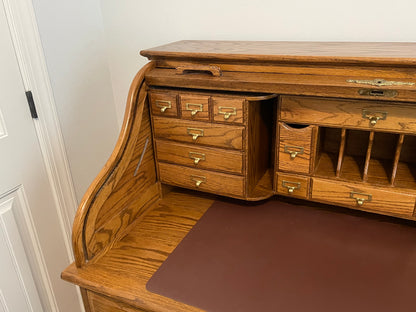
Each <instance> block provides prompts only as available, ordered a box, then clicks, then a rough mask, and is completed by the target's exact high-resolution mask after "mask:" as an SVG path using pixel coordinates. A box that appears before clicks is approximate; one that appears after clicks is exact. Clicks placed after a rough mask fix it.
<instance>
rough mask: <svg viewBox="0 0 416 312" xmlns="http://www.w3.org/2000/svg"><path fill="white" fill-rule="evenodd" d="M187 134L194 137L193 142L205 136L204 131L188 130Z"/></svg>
mask: <svg viewBox="0 0 416 312" xmlns="http://www.w3.org/2000/svg"><path fill="white" fill-rule="evenodd" d="M186 133H187V134H189V135H191V136H192V140H193V141H196V140H197V139H198V138H199V137H202V136H204V129H197V128H187V129H186Z"/></svg>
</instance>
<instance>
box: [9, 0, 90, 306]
mask: <svg viewBox="0 0 416 312" xmlns="http://www.w3.org/2000/svg"><path fill="white" fill-rule="evenodd" d="M2 2H3V6H4V9H5V13H6V17H7V23H8V25H9V29H10V34H11V38H12V41H13V45H14V49H15V52H16V58H17V62H18V65H19V69H20V72H21V76H22V81H23V85H24V88H25V91H29V90H30V91H32V93H33V98H34V101H35V103H36V109H37V112H38V115H39V119H33V123H34V127H35V129H36V134H37V137H38V140H39V145H40V149H41V152H42V156H43V160H44V164H45V169H46V172H47V175H48V179H49V182H50V185H51V187H52V193H53V196H54V201H55V203H54V204H55V206H56V207H57V208H56V212H57V215H58V219H59V222H60V228H61V231H62V235H63V238H64V241H65V249H66V253H67V258H68V263H70V262H73V260H74V258H73V254H72V247H71V246H72V243H71V241H72V239H71V233H72V221H73V220H74V217H75V213H76V209H77V206H78V205H77V200H76V196H75V189H74V185H73V181H72V176H71V172H70V169H69V162H68V159H67V157H66V153H65V146H64V141H63V136H62V131H61V128H60V124H59V119H58V115H57V112H56V106H55V101H54V96H53V92H52V87H51V83H50V79H49V74H48V70H47V66H46V61H45V56H44V53H43V48H42V43H41V40H40V35H39V31H38V26H37V21H36V16H35V12H34V8H33V3H32V0H19V1H16V0H2ZM28 110H29V108H28ZM28 218H29V220H26V221H27V222H26V225H29V227H32V229H31V230H30V229H29V232H34V228H33V222H30V221H31V220H30V219H31V217H30V216H29V217H28ZM22 234H23V236H26V237H22V238H23V240H27V241H28V242H31V243H32V244H33V245H34V249H37V250H35V253H36V254H38V256H37V257H36V258H37V259H36V262H37V264H38V265H37V267H38V269H39V272H35V275H37V276H38V277H41V278H42V281H41V282H42V283H43V287H42V288H44V289H39V292H40V295H41V297H43V298H42V299H43V300H42V301H43V302H48V303H49V306H50V310H51V311H59V309H58V306H57V303H56V300H55V296H54V293H53V289H52V287H51V284H50V281H49V276H48V273H47V272H48V271H47V268H46V265H45V262H44V260H43V256H42V253H41V249H40V245H39V242H38V241H37V238H36V233H35V232H34V233H31V234H32V235H26V234H25V233H22ZM27 236H30V237H27ZM34 269H35V268H34ZM62 269H64V268H62ZM35 270H36V269H35ZM36 273H37V274H36ZM78 299H79V303H80V306H81V307H83V304H82V298H81V295H80V292H79V290H78Z"/></svg>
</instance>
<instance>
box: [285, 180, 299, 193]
mask: <svg viewBox="0 0 416 312" xmlns="http://www.w3.org/2000/svg"><path fill="white" fill-rule="evenodd" d="M282 186H283V187H285V188H287V191H288V193H290V194H293V192H294V191H295V190H297V189H300V182H291V181H286V180H283V181H282Z"/></svg>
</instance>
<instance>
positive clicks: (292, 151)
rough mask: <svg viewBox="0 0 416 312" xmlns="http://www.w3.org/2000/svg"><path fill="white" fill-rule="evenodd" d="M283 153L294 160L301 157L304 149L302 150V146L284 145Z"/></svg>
mask: <svg viewBox="0 0 416 312" xmlns="http://www.w3.org/2000/svg"><path fill="white" fill-rule="evenodd" d="M283 152H284V153H287V154H289V155H290V159H291V160H294V159H295V158H296V156H298V155H302V154H303V153H304V148H303V146H289V145H285V148H284V151H283Z"/></svg>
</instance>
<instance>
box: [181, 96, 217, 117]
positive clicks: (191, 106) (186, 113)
mask: <svg viewBox="0 0 416 312" xmlns="http://www.w3.org/2000/svg"><path fill="white" fill-rule="evenodd" d="M209 98H210V97H209V96H207V95H194V94H180V95H179V99H180V103H181V110H182V118H184V119H191V120H204V121H209Z"/></svg>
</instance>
